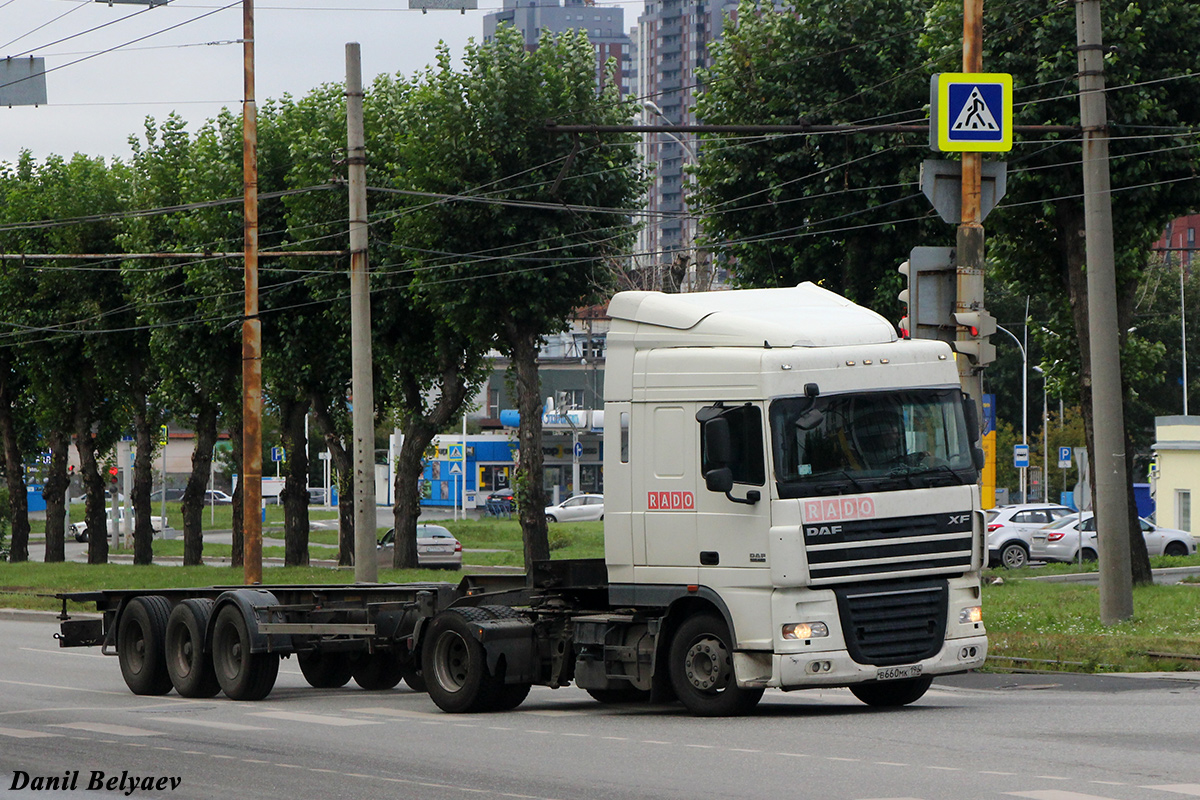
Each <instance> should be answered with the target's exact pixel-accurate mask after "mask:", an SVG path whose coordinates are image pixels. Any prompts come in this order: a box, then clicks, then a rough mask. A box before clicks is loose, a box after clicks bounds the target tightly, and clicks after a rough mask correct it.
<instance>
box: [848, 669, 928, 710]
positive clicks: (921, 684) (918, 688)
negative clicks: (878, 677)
mask: <svg viewBox="0 0 1200 800" xmlns="http://www.w3.org/2000/svg"><path fill="white" fill-rule="evenodd" d="M931 683H933V678H932V677H930V676H924V677H920V678H904V679H903V680H898V681H883V682H882V683H881V682H879V681H871V682H869V683H855V684H851V686H850V691H851V692H852V693H853V694H854V696H855V697H857V698H858V699H859V700H862V701H863V702H864V703H866V704H867V705H869V706H875V707H876V708H896V707H899V706H906V705H908V704H909V703H915V702H917V701H918V700H920V699H921V696H922V695H923V694H925V691H926V690H927V689H928V688H929V684H931Z"/></svg>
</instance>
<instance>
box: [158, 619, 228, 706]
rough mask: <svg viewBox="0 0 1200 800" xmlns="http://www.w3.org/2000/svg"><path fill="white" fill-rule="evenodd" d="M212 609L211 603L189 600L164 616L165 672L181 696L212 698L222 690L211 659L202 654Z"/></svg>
mask: <svg viewBox="0 0 1200 800" xmlns="http://www.w3.org/2000/svg"><path fill="white" fill-rule="evenodd" d="M212 608H213V601H212V600H208V599H205V598H195V597H191V598H188V599H187V600H184V601H183V602H182V603H180V604H179V605H177V606H175V608H173V609H171V615H170V616H169V617H167V645H166V647H167V651H166V659H167V673H168V674H169V675H170V676H171V685H172V686H174V687H175V691H177V692H179V696H180V697H213V696H214V695H216V694H217V692H219V691H221V684H219V683H217V673H216V672H214V671H213V665H212V658H210V657H209V654H208V653H206V652H204V634H205V631H206V630H208V618H209V616H210V615H211V614H212Z"/></svg>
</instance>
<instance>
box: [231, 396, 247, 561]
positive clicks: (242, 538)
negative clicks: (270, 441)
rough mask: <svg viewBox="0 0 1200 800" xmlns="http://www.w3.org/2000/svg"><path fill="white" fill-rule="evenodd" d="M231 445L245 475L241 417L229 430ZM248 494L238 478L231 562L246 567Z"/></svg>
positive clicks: (236, 463)
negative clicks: (244, 519) (244, 512)
mask: <svg viewBox="0 0 1200 800" xmlns="http://www.w3.org/2000/svg"><path fill="white" fill-rule="evenodd" d="M229 447H230V451H231V453H232V455H233V463H234V465H235V466H234V469H236V470H237V474H238V475H239V476H242V475H245V471H244V470H243V469H242V424H241V418H240V417H239V418H238V419H237V424H236V425H235V426H233V428H232V429H231V430H230V431H229ZM245 497H246V495H245V494H244V493H243V492H242V481H241V478H240V477H239V478H238V482H237V485H236V486H234V487H233V504H232V508H233V522H232V524H231V527H232V528H233V540H232V541H233V552H232V553H231V554H230V557H229V563H230V565H231V566H234V567H244V566H245V565H246V552H245V547H246V534H245V530H244V529H243V526H242V504H243V502H244V501H245Z"/></svg>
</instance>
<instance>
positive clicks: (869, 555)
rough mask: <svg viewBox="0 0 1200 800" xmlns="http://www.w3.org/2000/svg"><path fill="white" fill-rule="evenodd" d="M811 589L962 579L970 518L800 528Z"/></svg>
mask: <svg viewBox="0 0 1200 800" xmlns="http://www.w3.org/2000/svg"><path fill="white" fill-rule="evenodd" d="M803 533H804V545H805V552H806V553H807V555H808V569H809V578H810V582H811V585H813V586H820V585H823V584H834V583H845V582H847V581H848V580H851V581H860V580H864V579H866V580H870V579H872V578H877V579H883V578H896V577H898V576H903V575H952V574H962V573H963V572H966V571H967V570H969V569H970V568H971V550H972V533H971V514H970V513H967V512H962V513H953V514H924V515H921V516H915V517H894V518H891V519H864V520H847V521H844V522H840V523H836V524H833V525H824V526H819V525H805V526H804V527H803Z"/></svg>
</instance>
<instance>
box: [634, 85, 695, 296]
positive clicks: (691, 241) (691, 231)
mask: <svg viewBox="0 0 1200 800" xmlns="http://www.w3.org/2000/svg"><path fill="white" fill-rule="evenodd" d="M642 108H643V109H644V110H645V111H647V112H649V113H650V114H652V115H654V116H656V117H659V118H660V119H662V120H663V122H666V123H667V124H668V125H674V124H675V122H674V120H672V119H671V118H670V117H668V116H667V115H666V114H665V113H664V112H663V110H662V109H661V108H659V106H658V104H657V103H655V102H654V101H653V100H648V99H647V100H643V101H642ZM661 133H663V134H666V135H667V136H669V137H670V138H671V140H672V141H674V142H675V144H677V145H679V147H680V148H681V149H682V150H683V152H684V153H686V154H687V157H688V161H689V162H690V163H691V164H697V163H699V159H698V158H697V156H696V151H695V150H694V149H693V148H692V147H691V145H689V144H688V143H687V142H686V141H684V140H683V139H681V138H680V137H678V136H676V135H675V133H674V132H673V131H661ZM683 225H684V242H685V244H686V246H687V247H688V248H689V249H694V248H695V241H696V232H695V227H694V226H695V221H694V220H693V219H692V218H691V216H690V213H689V216H688V218H687V219H685V220H684V221H683ZM694 256H695V264H694V265H693V267H692V269H693V270H694V271H695V273H696V277H695V279H693V287H695V285H696V284H697V283H698V282H699V278H700V275H699V274H698V273H699V272H700V271H701V266H702V264H701V259H702V257H701V255H700V251H699V250H698V249H697V250H696V251H695V253H694Z"/></svg>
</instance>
